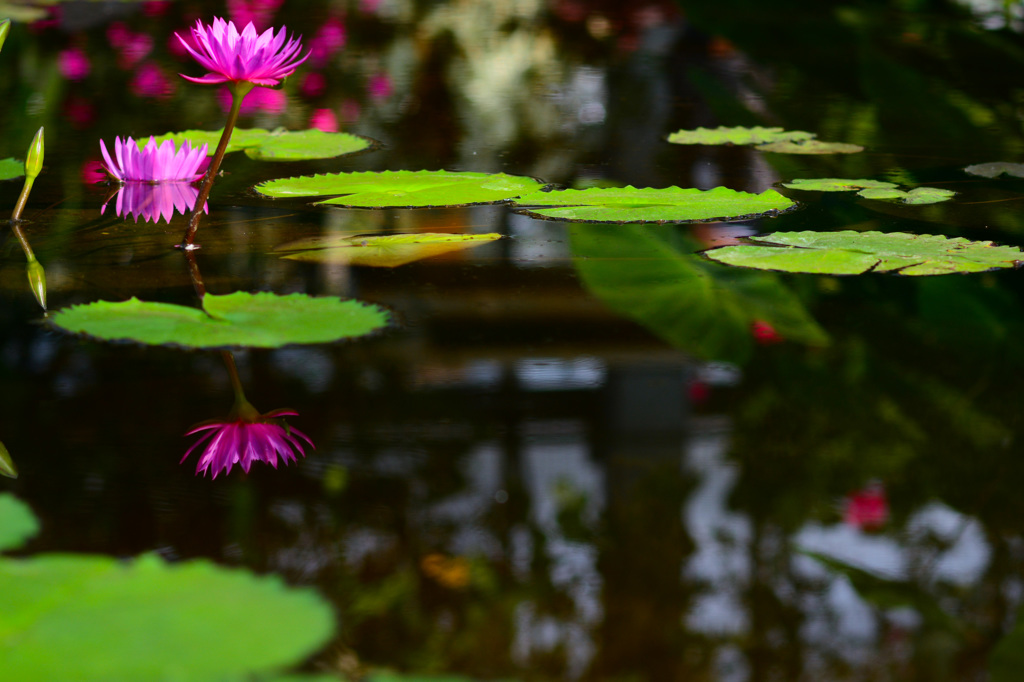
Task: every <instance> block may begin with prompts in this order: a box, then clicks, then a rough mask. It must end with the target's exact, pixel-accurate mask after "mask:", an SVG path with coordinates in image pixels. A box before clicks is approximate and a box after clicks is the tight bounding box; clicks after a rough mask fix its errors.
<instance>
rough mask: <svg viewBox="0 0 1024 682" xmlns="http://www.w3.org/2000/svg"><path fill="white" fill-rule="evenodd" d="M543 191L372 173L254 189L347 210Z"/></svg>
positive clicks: (490, 181)
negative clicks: (342, 207) (317, 199)
mask: <svg viewBox="0 0 1024 682" xmlns="http://www.w3.org/2000/svg"><path fill="white" fill-rule="evenodd" d="M543 186H544V183H542V182H540V181H539V180H535V179H533V178H525V177H520V176H516V175H506V174H504V173H495V174H488V173H470V172H450V171H382V172H379V173H375V172H369V171H367V172H357V173H329V174H326V175H306V176H301V177H296V178H282V179H280V180H270V181H268V182H263V183H260V184H259V185H256V188H255V189H256V191H257V192H259V193H260V194H263V195H265V196H268V197H323V196H335V197H336V198H334V199H326V200H324V201H319V202H317V203H318V204H332V205H336V206H344V207H348V208H425V207H439V206H467V205H470V204H492V203H496V202H499V201H506V200H508V199H512V198H514V197H517V196H519V195H521V194H524V193H526V192H532V191H534V190H537V189H540V188H541V187H543ZM337 195H344V196H337Z"/></svg>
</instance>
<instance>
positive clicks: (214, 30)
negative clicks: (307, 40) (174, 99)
mask: <svg viewBox="0 0 1024 682" xmlns="http://www.w3.org/2000/svg"><path fill="white" fill-rule="evenodd" d="M286 31H287V27H285V26H282V27H281V30H279V31H278V32H277V34H275V33H274V29H272V28H268V29H267V30H266V31H264V32H263V33H257V32H256V29H255V28H254V27H253V25H252V24H246V26H245V28H243V29H242V30H241V31H239V30H238V28H237V27H236V26H235V24H234V22H231V21H224V20H223V19H220V18H214V20H213V23H212V24H210V25H208V26H204V25H203V22H202V21H196V25H195V26H194V27H192V37H193V39H194V40H195V43H196V48H195V49H193V48H192V47H191V46H189V45H188V43H186V42H185V41H184V39H182V38H181V36H178V39H179V40H181V41H182V44H183V45H185V48H186V49H187V50H188V51H189V53H190V54H191V55H192V57H193V58H194V59H195V60H196V61H197V62H199V64H200V65H201V66H202V67H203V68H205V69H206V70H207V71H209V73H207V74H206V75H204V76H201V77H199V78H194V77H192V76H186V75H185V74H181V77H182V78H185V79H186V80H190V81H192V82H193V83H204V84H213V83H227V82H231V83H241V82H247V83H253V84H255V85H263V86H274V85H277V84H278V83H280V82H281V80H282V79H284V78H286V77H288V76H290V75H292V74H293V73H295V69H296V67H298V66H299V64H301V63H302V62H304V61H306V60H307V59H309V53H308V52H307V53H306V54H305V56H303V57H299V56H298V55H299V53H300V52H301V51H302V39H301V36H300V37H298V38H295V37H292V38H288V37H287V33H286ZM176 35H177V34H176Z"/></svg>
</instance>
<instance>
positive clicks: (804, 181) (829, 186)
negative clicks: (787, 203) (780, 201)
mask: <svg viewBox="0 0 1024 682" xmlns="http://www.w3.org/2000/svg"><path fill="white" fill-rule="evenodd" d="M782 186H783V187H788V188H789V189H802V190H807V191H810V192H851V191H853V190H856V189H866V188H868V187H873V188H878V189H895V188H896V183H894V182H883V181H881V180H846V179H844V178H797V179H796V180H792V181H790V182H784V183H782Z"/></svg>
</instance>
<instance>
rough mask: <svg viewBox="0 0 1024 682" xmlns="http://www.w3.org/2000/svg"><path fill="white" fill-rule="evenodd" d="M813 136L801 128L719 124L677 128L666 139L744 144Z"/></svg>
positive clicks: (718, 143) (804, 138) (693, 142)
mask: <svg viewBox="0 0 1024 682" xmlns="http://www.w3.org/2000/svg"><path fill="white" fill-rule="evenodd" d="M813 138H814V133H808V132H806V131H803V130H783V129H782V128H762V127H761V126H754V127H753V128H746V127H743V126H737V127H735V128H729V127H726V126H719V127H718V128H696V129H694V130H677V131H676V132H674V133H672V134H671V135H669V136H668V141H669V142H671V143H673V144H707V145H720V144H736V145H745V144H766V143H769V142H782V141H796V140H810V139H813Z"/></svg>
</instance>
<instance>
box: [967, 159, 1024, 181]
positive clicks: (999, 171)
mask: <svg viewBox="0 0 1024 682" xmlns="http://www.w3.org/2000/svg"><path fill="white" fill-rule="evenodd" d="M964 172H966V173H968V174H969V175H978V176H981V177H983V178H997V177H999V176H1000V175H1004V174H1005V175H1009V176H1010V177H1014V178H1024V163H1010V162H1008V161H990V162H988V163H976V164H973V165H971V166H967V167H966V168H964Z"/></svg>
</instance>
